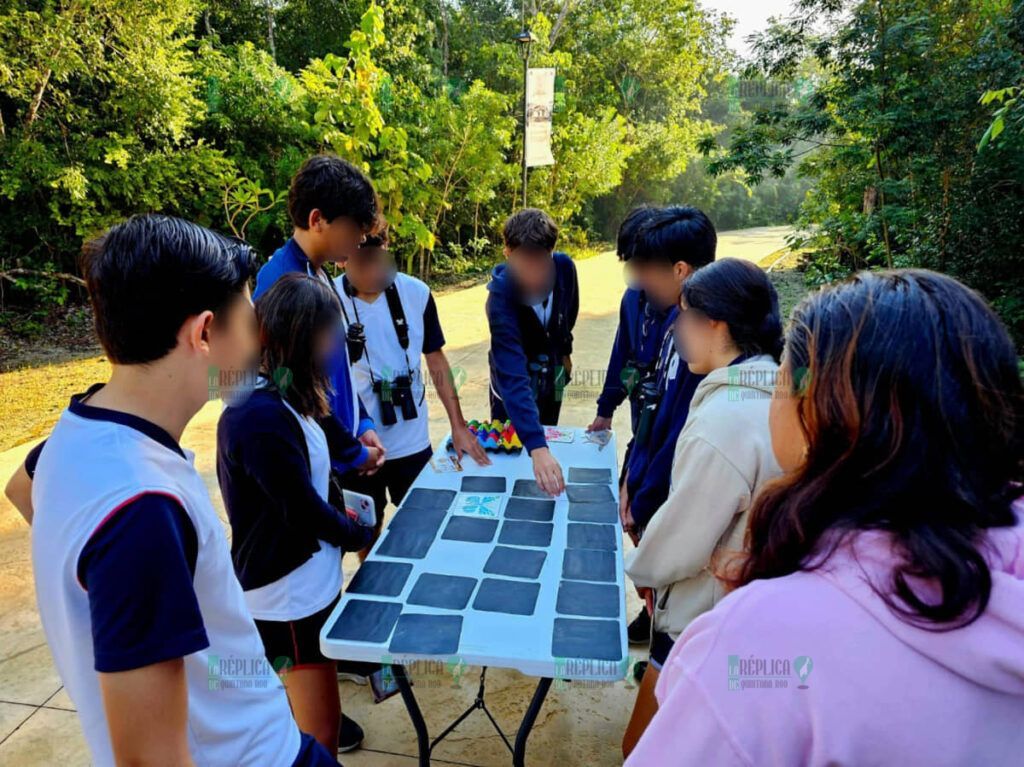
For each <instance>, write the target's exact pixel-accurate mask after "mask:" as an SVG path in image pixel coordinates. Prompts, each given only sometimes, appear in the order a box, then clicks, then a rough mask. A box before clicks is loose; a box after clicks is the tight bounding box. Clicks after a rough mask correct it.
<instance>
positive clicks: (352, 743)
mask: <svg viewBox="0 0 1024 767" xmlns="http://www.w3.org/2000/svg"><path fill="white" fill-rule="evenodd" d="M361 745H363V728H362V727H360V726H359V725H358V724H356V723H355V721H354V720H352V719H349V718H348V717H347V716H345V714H342V715H341V727H339V728H338V753H340V754H344V753H347V752H349V751H355V750H356V749H357V748H359V747H360V746H361Z"/></svg>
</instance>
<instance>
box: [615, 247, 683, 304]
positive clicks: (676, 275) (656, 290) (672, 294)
mask: <svg viewBox="0 0 1024 767" xmlns="http://www.w3.org/2000/svg"><path fill="white" fill-rule="evenodd" d="M691 274H693V268H692V267H691V266H690V265H689V264H687V263H686V262H685V261H677V262H676V263H674V264H666V263H664V262H663V261H651V262H637V263H634V262H633V261H632V260H630V261H627V262H626V277H627V279H628V281H629V284H630V285H633V286H634V287H637V288H639V289H641V290H643V291H644V293H645V294H646V295H647V300H648V301H650V302H651V303H652V304H654V305H655V306H656V307H657V308H658V309H660V310H662V311H664V310H666V309H670V308H672V307H673V306H675V305H676V304H677V303H678V302H679V295H680V293H681V291H682V289H683V282H685V281H686V278H687V277H689V276H690V275H691Z"/></svg>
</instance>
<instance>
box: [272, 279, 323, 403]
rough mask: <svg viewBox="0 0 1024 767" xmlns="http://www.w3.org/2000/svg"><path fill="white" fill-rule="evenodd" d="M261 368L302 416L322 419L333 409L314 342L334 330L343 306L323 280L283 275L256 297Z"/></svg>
mask: <svg viewBox="0 0 1024 767" xmlns="http://www.w3.org/2000/svg"><path fill="white" fill-rule="evenodd" d="M256 319H257V320H258V321H259V325H260V346H261V347H262V350H263V351H262V359H261V365H260V370H261V373H262V374H263V376H265V377H266V378H267V380H268V381H270V382H271V383H272V384H273V385H274V386H275V387H276V388H277V390H278V391H279V392H280V393H281V396H282V397H284V398H285V399H286V400H288V402H289V403H290V404H291V406H292V407H293V408H295V410H296V411H297V412H298V413H299V414H300V415H305V416H313V417H314V418H322V417H323V416H326V415H327V414H328V413H329V412H330V410H331V408H330V402H329V400H328V394H329V393H330V391H331V379H330V375H329V373H328V371H327V370H326V369H325V368H323V367H321V366H320V365H318V364H317V359H316V341H317V338H319V336H320V334H321V333H322V332H324V331H325V330H326V331H330V330H332V329H337V328H338V327H339V326H340V322H341V306H340V305H339V303H338V298H337V296H335V295H334V291H332V290H331V289H330V288H329V287H327V285H325V284H324V283H323V282H322V281H321V280H318V279H317V278H315V277H310V276H309V275H306V274H302V273H301V272H292V273H290V274H286V275H284V276H283V277H281V278H280V279H279V280H278V281H277V282H275V283H274V284H273V286H272V287H271V288H270V290H268V291H267V292H266V293H264V294H263V295H262V296H260V297H259V300H257V301H256Z"/></svg>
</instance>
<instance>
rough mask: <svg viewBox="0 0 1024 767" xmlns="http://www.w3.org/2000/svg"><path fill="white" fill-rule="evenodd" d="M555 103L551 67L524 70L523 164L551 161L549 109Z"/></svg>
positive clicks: (543, 163) (552, 107)
mask: <svg viewBox="0 0 1024 767" xmlns="http://www.w3.org/2000/svg"><path fill="white" fill-rule="evenodd" d="M554 106H555V70H554V68H551V67H545V68H540V69H528V70H527V72H526V167H528V168H536V167H537V166H539V165H554V164H555V158H554V156H553V155H552V154H551V111H552V110H553V109H554Z"/></svg>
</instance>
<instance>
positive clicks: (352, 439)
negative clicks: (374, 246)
mask: <svg viewBox="0 0 1024 767" xmlns="http://www.w3.org/2000/svg"><path fill="white" fill-rule="evenodd" d="M290 272H301V273H302V274H308V275H310V276H311V277H312V276H315V273H314V272H313V270H312V267H311V265H310V263H309V259H308V258H307V257H306V254H305V253H303V252H302V248H300V247H299V244H298V243H297V242H295V239H294V238H289V239H288V241H287V242H286V243H285V244H284V245H282V246H281V247H280V248H278V249H277V250H276V251H274V254H273V255H272V256H271V257H270V260H269V261H267V263H265V264H264V265H263V267H262V268H261V269H260V271H259V273H258V274H257V275H256V290H254V291H253V294H252V297H253V300H256V299H258V298H259V297H260V296H261V295H263V293H265V292H267V290H269V289H270V287H271V286H272V285H273V284H274V283H275V282H277V281H278V279H280V278H281V277H282V276H284V275H285V274H289V273H290ZM331 287H332V288H333V283H331ZM340 300H341V299H339V302H340ZM339 333H340V334H341V338H340V339H339V340H340V343H338V344H337V349H336V353H335V356H334V358H333V359H332V360H331V363H330V367H331V381H332V383H333V392H332V393H331V412H332V413H333V414H334V417H335V419H337V421H338V423H339V424H340V425H341V429H340V430H339V432H340V433H341V434H340V437H339V439H338V442H339V445H338V449H337V450H336V451H335V450H332V452H331V464H332V465H333V466H334V468H335V470H336V471H339V472H345V471H347V470H348V469H352V468H355V467H356V466H360V465H361V464H363V463H365V462H366V458H367V456H368V454H369V453H368V451H367V449H366V448H365V447H364V446H363V444H362V443H361V442H359V440H358V439H357V437H359V436H362V434H363V433H364V432H365V431H367V430H369V429H372V428H373V419H372V418H370V416H369V414H368V413H367V412H366V407H365V406H364V405H363V402H362V400H360V399H359V397H358V396H357V395H355V394H354V393H353V385H352V373H351V370H350V367H349V361H348V347H347V346H346V345H345V336H344V329H342V328H339ZM353 398H355V400H356V401H357V403H358V419H359V421H358V423H356V417H357V414H356V408H353V406H352V402H353ZM353 435H355V436H353Z"/></svg>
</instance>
